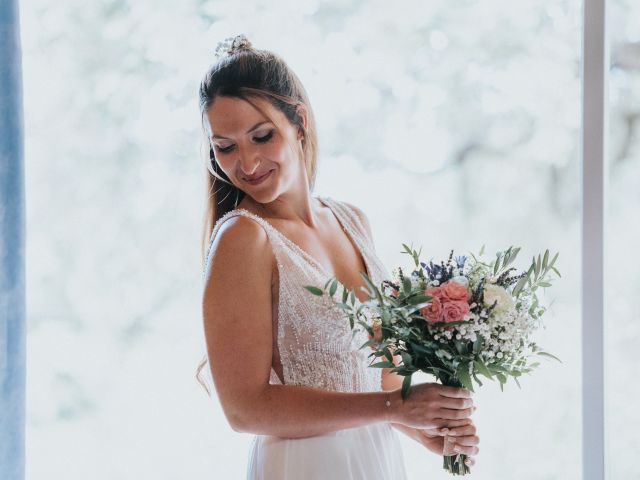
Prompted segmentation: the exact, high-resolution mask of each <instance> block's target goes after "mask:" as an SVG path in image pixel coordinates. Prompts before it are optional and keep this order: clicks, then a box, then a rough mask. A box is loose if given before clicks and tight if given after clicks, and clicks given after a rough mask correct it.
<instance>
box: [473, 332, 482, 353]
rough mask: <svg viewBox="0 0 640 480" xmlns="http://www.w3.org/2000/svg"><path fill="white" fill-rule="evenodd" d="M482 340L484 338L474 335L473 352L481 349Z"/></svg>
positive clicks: (478, 351)
mask: <svg viewBox="0 0 640 480" xmlns="http://www.w3.org/2000/svg"><path fill="white" fill-rule="evenodd" d="M483 340H484V339H483V338H482V336H480V335H478V336H476V339H475V340H474V342H473V353H480V351H481V350H482V343H483Z"/></svg>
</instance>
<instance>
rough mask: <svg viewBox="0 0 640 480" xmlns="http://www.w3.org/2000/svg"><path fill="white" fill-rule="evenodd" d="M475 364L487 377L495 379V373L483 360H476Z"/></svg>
mask: <svg viewBox="0 0 640 480" xmlns="http://www.w3.org/2000/svg"><path fill="white" fill-rule="evenodd" d="M473 365H474V366H475V367H476V370H478V372H480V373H481V374H482V375H484V376H485V377H487V378H489V379H491V380H493V375H492V374H491V371H490V370H489V369H488V368H487V366H486V365H485V364H484V362H483V361H482V360H476V361H474V362H473Z"/></svg>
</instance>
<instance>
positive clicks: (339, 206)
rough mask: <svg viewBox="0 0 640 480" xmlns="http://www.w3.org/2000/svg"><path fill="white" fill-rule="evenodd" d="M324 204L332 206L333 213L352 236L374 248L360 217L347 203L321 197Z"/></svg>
mask: <svg viewBox="0 0 640 480" xmlns="http://www.w3.org/2000/svg"><path fill="white" fill-rule="evenodd" d="M319 198H320V199H321V200H322V201H323V202H325V203H327V204H330V206H331V207H332V210H333V212H334V213H335V214H336V215H340V220H341V222H342V223H343V225H344V226H345V227H346V228H348V229H349V233H351V236H352V237H354V236H357V237H358V239H359V240H360V241H361V243H363V244H364V245H366V246H367V247H370V248H373V239H371V238H369V233H368V232H367V229H366V228H365V226H364V224H363V223H362V220H361V219H360V216H359V215H358V214H357V213H356V212H355V210H353V208H351V207H350V206H348V205H347V204H346V203H344V202H341V201H338V200H334V199H333V198H331V197H319Z"/></svg>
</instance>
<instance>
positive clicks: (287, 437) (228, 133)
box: [198, 35, 479, 480]
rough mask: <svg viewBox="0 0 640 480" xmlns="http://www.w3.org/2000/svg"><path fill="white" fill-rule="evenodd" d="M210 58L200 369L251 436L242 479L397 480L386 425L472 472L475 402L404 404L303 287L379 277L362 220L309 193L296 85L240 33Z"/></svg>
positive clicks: (443, 398) (433, 394) (463, 398)
mask: <svg viewBox="0 0 640 480" xmlns="http://www.w3.org/2000/svg"><path fill="white" fill-rule="evenodd" d="M217 51H218V52H219V54H220V57H219V59H218V61H217V62H216V63H215V64H214V65H213V66H212V67H211V69H210V70H209V71H208V72H207V74H206V75H205V77H204V79H203V81H202V83H201V85H200V107H201V113H202V119H203V128H204V130H205V133H206V134H207V137H208V142H209V145H210V147H209V160H210V163H209V165H208V175H207V178H208V182H209V183H208V186H209V198H208V211H207V216H206V225H205V236H204V239H203V240H204V242H203V243H204V245H203V246H204V247H205V249H206V250H207V254H206V256H205V258H204V269H203V270H204V273H203V275H204V293H203V317H204V331H205V338H206V344H207V354H208V355H207V356H208V358H205V359H204V361H203V363H201V365H200V368H199V371H198V374H199V373H200V369H201V368H204V366H205V365H206V363H207V361H208V362H209V363H210V366H209V371H210V372H211V375H212V378H213V382H214V386H215V389H216V392H217V394H218V398H219V400H220V404H221V406H222V408H223V411H224V413H225V415H226V417H227V419H228V421H229V423H230V425H231V427H232V428H233V429H234V430H235V431H238V432H250V433H253V434H255V437H254V441H253V444H252V448H251V452H250V455H249V465H248V469H247V478H249V479H274V480H275V479H278V480H282V479H299V478H303V477H304V478H307V479H323V478H332V479H333V478H336V479H343V480H344V479H364V478H366V479H394V480H397V479H402V478H406V475H405V470H404V461H403V457H402V451H401V449H400V444H399V442H398V439H397V436H396V434H395V432H394V430H393V428H392V427H394V428H396V429H397V430H400V431H401V432H403V433H405V434H407V435H408V436H410V437H411V438H413V439H415V440H416V441H418V442H420V443H421V444H422V445H424V446H425V447H426V448H428V449H429V450H430V451H432V452H434V453H435V454H437V455H442V452H443V435H444V433H445V432H447V429H448V431H449V435H455V436H457V442H456V443H457V448H458V451H460V452H462V453H465V454H467V455H469V456H470V457H469V464H470V465H472V464H473V463H474V460H473V456H474V455H476V454H477V453H478V446H477V445H478V442H479V439H478V437H477V435H476V430H475V426H474V425H473V422H472V421H471V419H470V415H471V413H472V411H473V410H474V407H473V401H472V399H471V397H470V392H469V391H467V390H464V389H459V388H451V387H444V386H442V385H439V384H434V383H424V384H418V385H414V386H413V387H412V392H411V395H410V396H409V397H408V398H407V399H406V400H404V401H403V400H402V398H401V395H400V387H401V383H402V378H401V377H398V376H397V375H395V374H393V373H390V369H385V370H381V369H377V368H370V367H368V364H369V359H368V358H367V353H366V352H365V351H364V350H360V349H359V347H360V345H362V344H363V343H364V342H365V341H366V340H367V334H366V331H364V330H359V331H356V333H355V334H352V332H351V330H350V329H349V325H348V322H347V321H346V320H345V319H344V318H342V316H341V315H340V311H339V310H337V309H336V308H335V307H332V306H331V304H330V303H329V302H328V301H327V299H326V298H325V299H324V300H323V299H322V298H321V297H317V296H315V295H311V294H310V293H309V292H307V291H306V290H305V289H304V288H303V285H324V284H325V282H326V281H327V280H328V279H329V278H331V277H334V276H335V277H336V278H337V279H338V280H339V281H340V282H342V283H343V284H344V285H346V286H347V287H348V288H354V287H360V286H363V282H362V279H361V277H360V275H359V272H366V273H367V274H368V275H369V276H370V277H372V279H373V280H374V281H375V282H378V283H379V282H381V280H382V279H383V278H385V277H387V278H388V277H389V275H388V272H387V270H386V269H385V267H384V265H383V264H382V263H381V261H380V260H379V258H378V257H377V255H376V253H375V248H374V242H373V239H372V236H371V229H370V226H369V222H368V219H367V217H366V216H365V214H364V213H363V212H362V210H360V209H359V208H357V207H355V206H354V205H351V204H349V203H347V202H341V201H337V200H334V199H332V198H330V197H322V196H312V195H311V192H312V190H313V185H314V179H315V175H316V160H317V136H316V127H315V122H314V116H313V111H312V109H311V106H310V104H309V100H308V98H307V94H306V92H305V90H304V87H303V86H302V84H301V83H300V81H299V79H298V78H297V76H296V75H295V74H294V73H293V72H292V71H291V70H290V69H289V68H288V66H287V65H286V64H285V62H284V61H283V60H282V59H281V58H279V57H278V56H277V55H275V54H273V53H271V52H268V51H264V50H257V49H254V48H253V47H252V46H251V44H250V42H249V41H248V40H247V39H246V37H244V36H243V35H239V36H237V37H235V38H233V39H227V41H225V42H223V43H222V44H220V45H219V46H218V49H217ZM220 52H221V53H220ZM203 251H204V249H203ZM358 291H359V292H360V294H359V298H360V300H364V299H365V296H363V293H362V292H361V291H360V290H358ZM363 336H364V338H363Z"/></svg>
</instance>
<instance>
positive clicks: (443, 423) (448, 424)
mask: <svg viewBox="0 0 640 480" xmlns="http://www.w3.org/2000/svg"><path fill="white" fill-rule="evenodd" d="M470 421H471V420H470V419H469V418H465V419H462V420H447V419H444V418H436V419H435V420H434V421H433V427H431V428H437V429H438V431H439V432H440V434H442V435H444V434H445V433H446V432H445V431H443V429H447V431H449V430H451V429H452V428H455V427H463V426H465V425H469V422H470Z"/></svg>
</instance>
